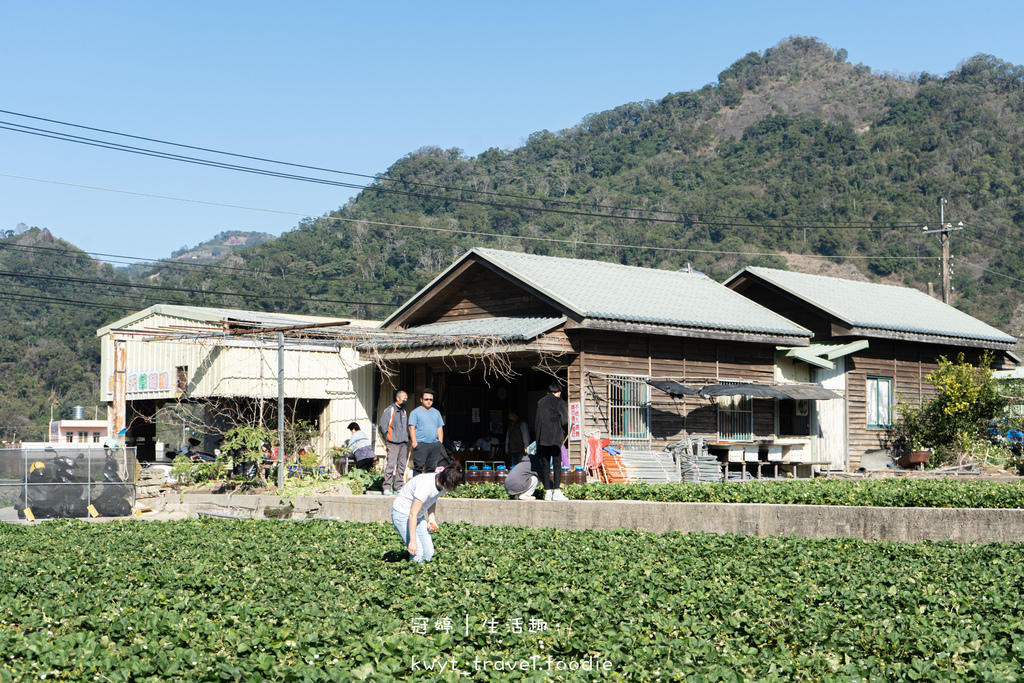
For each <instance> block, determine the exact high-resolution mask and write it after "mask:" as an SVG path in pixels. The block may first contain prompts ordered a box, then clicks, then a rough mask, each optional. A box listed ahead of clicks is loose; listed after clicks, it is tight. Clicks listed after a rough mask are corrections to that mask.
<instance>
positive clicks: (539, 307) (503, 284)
mask: <svg viewBox="0 0 1024 683" xmlns="http://www.w3.org/2000/svg"><path fill="white" fill-rule="evenodd" d="M457 284H458V286H457V287H453V288H452V291H451V292H443V293H442V294H441V295H440V296H438V297H437V298H436V299H435V300H434V301H432V302H431V306H430V311H429V312H427V311H424V312H423V313H422V314H417V315H416V317H415V321H413V322H412V324H414V325H427V324H429V323H436V322H447V321H450V320H472V319H475V318H494V317H502V316H510V315H517V316H531V315H532V316H559V315H561V312H560V311H558V310H557V309H555V308H554V307H553V306H551V305H550V304H548V303H547V302H545V301H542V300H541V299H539V298H537V297H536V296H534V295H533V294H531V293H529V292H527V291H526V290H525V289H522V288H521V287H519V286H518V285H515V284H513V283H512V282H510V281H509V280H506V279H505V278H503V277H501V276H500V275H498V274H497V273H495V272H493V271H491V270H488V269H487V268H484V267H483V266H474V267H472V269H471V270H470V271H468V272H467V273H465V274H464V275H463V276H462V277H461V278H459V280H458V281H457Z"/></svg>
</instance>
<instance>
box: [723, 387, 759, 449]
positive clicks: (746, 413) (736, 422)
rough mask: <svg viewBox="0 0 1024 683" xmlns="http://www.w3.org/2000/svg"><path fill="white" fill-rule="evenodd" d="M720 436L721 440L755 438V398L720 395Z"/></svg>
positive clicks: (747, 439)
mask: <svg viewBox="0 0 1024 683" xmlns="http://www.w3.org/2000/svg"><path fill="white" fill-rule="evenodd" d="M722 384H739V382H722ZM718 438H719V440H720V441H750V440H751V439H753V438H754V401H753V399H751V398H750V397H749V396H719V397H718Z"/></svg>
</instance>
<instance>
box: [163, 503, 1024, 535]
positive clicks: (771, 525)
mask: <svg viewBox="0 0 1024 683" xmlns="http://www.w3.org/2000/svg"><path fill="white" fill-rule="evenodd" d="M179 500H180V501H181V502H179ZM392 502H393V499H392V498H385V497H383V496H374V495H365V496H326V497H321V498H296V499H295V500H294V501H293V504H294V508H293V510H291V511H290V516H291V517H292V518H293V519H295V518H326V517H333V518H337V519H343V520H350V521H356V522H387V521H390V520H391V503H392ZM281 505H282V503H281V499H280V498H278V497H277V496H241V495H210V494H185V495H183V496H180V497H179V496H178V495H177V494H174V495H169V496H168V498H167V507H168V508H180V509H184V510H185V511H187V512H188V513H189V515H190V516H194V515H195V513H196V512H198V511H199V510H204V511H208V512H217V513H221V514H230V515H234V516H238V517H264V516H266V515H267V510H268V509H270V510H271V513H275V512H280V511H279V510H275V508H280V506H281ZM437 516H438V521H440V522H468V523H470V524H479V525H486V526H490V525H515V526H527V527H556V528H560V529H570V530H580V529H620V528H627V529H641V530H644V531H651V532H654V533H662V532H666V531H683V532H688V533H689V532H707V533H713V534H742V535H747V536H802V537H806V538H862V539H865V540H878V541H904V542H911V543H915V542H919V541H925V540H928V541H943V540H950V541H957V542H962V543H967V542H994V541H999V542H1006V543H1017V542H1021V541H1024V510H1019V509H1018V510H976V509H964V508H873V507H838V506H826V505H744V504H737V503H647V502H639V501H588V500H581V501H565V502H554V501H536V502H528V501H518V500H507V501H506V500H471V499H464V498H442V499H441V500H440V501H439V502H438V504H437Z"/></svg>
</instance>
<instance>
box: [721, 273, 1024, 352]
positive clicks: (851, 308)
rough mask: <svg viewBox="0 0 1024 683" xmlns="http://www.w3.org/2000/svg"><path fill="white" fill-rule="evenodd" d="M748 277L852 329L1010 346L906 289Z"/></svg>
mask: <svg viewBox="0 0 1024 683" xmlns="http://www.w3.org/2000/svg"><path fill="white" fill-rule="evenodd" d="M743 273H751V274H753V275H756V276H757V277H759V278H761V279H763V280H765V281H767V282H770V283H771V284H773V285H775V286H776V287H779V288H780V289H783V290H785V291H787V292H789V293H790V294H793V295H794V296H796V297H798V298H800V299H803V300H804V301H807V302H808V303H810V304H812V305H814V306H815V307H817V308H820V309H821V310H823V311H825V312H826V313H830V314H832V315H834V316H835V317H836V318H838V319H839V320H842V321H843V322H845V323H847V324H848V325H850V326H853V327H867V328H874V329H879V330H890V331H894V332H908V333H915V334H929V335H938V336H944V337H953V338H959V339H976V340H980V341H992V342H998V343H1000V344H1015V343H1016V342H1017V340H1016V338H1014V337H1011V336H1010V335H1008V334H1006V333H1005V332H1001V331H1000V330H997V329H996V328H994V327H992V326H991V325H987V324H985V323H983V322H981V321H980V320H978V319H977V318H973V317H971V316H969V315H967V314H966V313H964V312H963V311H958V310H957V309H955V308H953V307H952V306H947V305H946V304H944V303H942V302H941V301H939V300H938V299H933V298H932V297H930V296H928V295H927V294H925V293H924V292H920V291H918V290H916V289H911V288H909V287H896V286H893V285H880V284H875V283H872V282H856V281H854V280H842V279H840V278H834V277H825V276H823V275H808V274H807V273H794V272H791V271H787V270H776V269H774V268H759V267H754V266H752V267H749V268H746V269H745V270H744V271H741V272H740V273H737V274H736V275H734V276H733V277H732V278H730V281H732V280H734V279H736V278H737V277H740V276H741V275H742V274H743Z"/></svg>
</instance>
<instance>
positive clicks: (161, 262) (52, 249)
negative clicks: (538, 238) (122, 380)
mask: <svg viewBox="0 0 1024 683" xmlns="http://www.w3.org/2000/svg"><path fill="white" fill-rule="evenodd" d="M2 249H15V250H22V251H35V252H40V253H50V252H54V253H56V254H57V255H59V256H65V257H68V258H75V257H77V256H78V255H80V254H85V255H87V256H90V257H92V259H93V260H95V261H98V262H100V263H111V264H118V265H130V266H137V265H141V263H140V262H148V263H156V264H159V266H168V267H172V268H173V267H181V268H185V269H190V268H191V269H199V268H214V269H218V270H230V271H237V272H242V273H245V274H247V275H256V273H255V272H254V270H253V267H252V266H250V267H239V266H222V265H219V264H215V263H184V262H178V261H167V260H163V259H147V258H144V257H141V256H122V255H119V254H104V253H100V252H91V251H80V250H75V251H71V250H69V249H66V248H63V247H42V246H39V245H24V244H4V243H3V241H0V250H2ZM97 256H100V257H108V258H112V259H134V260H130V261H108V260H106V259H104V258H96V257H97ZM159 266H154V267H159ZM260 275H262V276H265V277H272V278H278V277H284V276H281V275H273V274H272V273H267V272H263V273H260ZM345 279H346V280H349V281H351V280H358V281H360V282H372V283H374V284H378V283H379V281H378V280H374V279H372V278H365V277H358V276H354V275H346V276H345ZM388 289H389V290H404V289H413V287H412V286H411V285H397V284H396V285H388Z"/></svg>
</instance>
